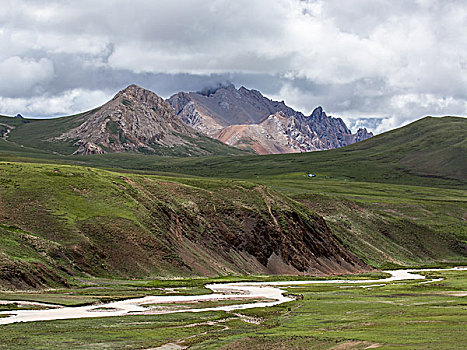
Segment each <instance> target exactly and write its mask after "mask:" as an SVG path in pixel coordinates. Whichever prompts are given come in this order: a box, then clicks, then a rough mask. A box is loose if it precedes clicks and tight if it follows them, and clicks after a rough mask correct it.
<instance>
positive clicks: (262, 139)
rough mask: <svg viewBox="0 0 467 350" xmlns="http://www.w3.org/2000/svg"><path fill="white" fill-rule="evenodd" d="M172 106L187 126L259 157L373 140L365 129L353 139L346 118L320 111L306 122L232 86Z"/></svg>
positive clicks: (179, 97)
mask: <svg viewBox="0 0 467 350" xmlns="http://www.w3.org/2000/svg"><path fill="white" fill-rule="evenodd" d="M168 102H169V103H170V104H171V105H172V107H174V109H175V111H176V113H177V114H178V116H179V117H180V119H181V120H182V121H183V122H184V123H185V124H187V125H189V126H191V127H193V128H195V129H197V130H199V131H201V132H203V133H205V134H207V135H209V136H211V137H215V138H217V139H218V140H220V141H222V142H224V143H226V144H228V145H231V146H234V147H237V148H242V149H251V150H253V151H255V152H256V153H258V154H271V153H291V152H310V151H319V150H327V149H334V148H338V147H343V146H347V145H349V144H351V143H354V142H358V141H363V140H365V139H367V138H369V137H371V136H373V134H372V133H370V132H368V131H367V130H366V129H359V130H358V131H357V133H355V134H352V132H351V131H350V130H349V129H348V128H347V126H346V125H345V123H344V121H343V120H342V119H341V118H333V117H330V116H327V115H326V113H325V112H324V111H323V109H322V108H321V107H318V108H316V109H315V110H314V111H313V113H312V114H311V115H310V116H305V115H303V114H302V113H300V112H297V111H295V110H293V109H292V108H290V107H288V106H287V105H285V103H284V102H283V101H282V102H277V101H273V100H270V99H268V98H266V97H264V96H263V95H262V94H261V93H260V92H259V91H256V90H248V89H246V88H245V87H241V88H239V89H236V88H235V87H234V86H233V85H228V86H221V87H219V88H217V89H211V90H208V91H205V92H199V93H194V92H190V93H184V92H181V93H178V94H176V95H173V96H172V97H171V98H170V99H169V100H168Z"/></svg>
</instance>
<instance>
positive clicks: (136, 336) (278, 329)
mask: <svg viewBox="0 0 467 350" xmlns="http://www.w3.org/2000/svg"><path fill="white" fill-rule="evenodd" d="M424 274H426V275H428V276H430V277H431V278H437V277H443V278H445V279H444V280H442V281H439V282H433V283H427V284H420V282H417V281H405V282H399V283H392V284H387V285H384V286H379V285H378V286H371V285H368V286H367V287H366V288H362V287H360V286H359V285H324V284H323V285H319V284H318V285H309V286H306V285H302V286H299V287H291V288H288V291H289V292H290V293H293V294H295V295H297V294H301V295H303V299H298V300H295V301H292V302H289V303H285V304H281V305H278V306H275V307H271V308H257V309H249V310H241V311H237V312H232V313H227V312H221V311H220V312H203V313H196V314H193V313H180V314H167V315H144V316H125V317H107V318H91V319H77V320H61V321H48V322H32V323H19V324H10V325H5V326H0V330H1V331H0V348H1V349H24V348H35V349H63V348H65V347H66V348H69V349H89V348H93V349H100V348H111V349H123V348H125V349H141V348H154V347H157V346H161V345H163V344H167V343H178V344H180V345H183V346H190V349H266V348H267V349H364V348H368V347H369V346H372V345H373V346H377V345H378V346H380V347H381V348H382V349H400V348H404V349H462V348H463V345H464V341H465V337H466V335H467V334H466V327H465V325H466V323H467V315H466V314H465V298H466V297H465V296H460V295H462V294H459V293H460V292H462V291H464V292H465V290H466V288H467V284H466V283H467V282H466V281H467V280H466V278H465V271H441V272H438V271H437V272H427V273H424ZM161 283H163V281H162V282H161ZM116 288H119V287H116ZM248 320H256V321H257V322H256V323H251V322H246V321H248ZM51 334H53V337H52V336H50V335H51ZM338 346H340V347H338Z"/></svg>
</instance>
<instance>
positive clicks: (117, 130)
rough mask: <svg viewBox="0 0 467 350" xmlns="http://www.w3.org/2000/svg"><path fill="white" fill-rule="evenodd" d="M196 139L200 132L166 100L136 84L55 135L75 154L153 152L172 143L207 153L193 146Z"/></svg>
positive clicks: (168, 146)
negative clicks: (70, 127) (68, 142)
mask: <svg viewBox="0 0 467 350" xmlns="http://www.w3.org/2000/svg"><path fill="white" fill-rule="evenodd" d="M199 138H200V134H199V133H198V132H197V131H196V130H194V129H192V128H191V127H189V126H187V125H186V124H185V123H183V122H182V121H180V119H179V118H178V117H177V115H176V114H175V111H174V110H173V108H172V107H171V106H170V105H169V104H168V103H167V102H165V101H164V100H163V99H162V98H161V97H159V96H157V95H156V94H155V93H154V92H151V91H149V90H145V89H143V88H141V87H139V86H136V85H130V86H129V87H127V88H126V89H124V90H122V91H120V92H119V93H118V94H117V95H115V97H114V98H113V99H112V100H111V101H109V102H108V103H106V104H104V105H103V106H102V107H100V108H99V109H97V110H95V111H91V112H88V113H86V114H84V115H83V116H82V123H81V124H80V125H79V126H78V127H76V128H74V129H72V130H70V131H68V132H65V133H64V134H62V135H61V136H59V137H58V139H61V140H72V141H73V142H74V145H75V146H77V147H78V148H77V150H76V152H75V154H101V153H107V152H122V151H133V152H141V153H156V152H157V149H160V148H174V147H176V146H181V147H183V149H185V150H187V149H190V148H192V149H193V153H194V154H209V152H206V151H203V150H202V149H200V148H199V147H198V146H197V145H196V141H197V140H198V139H199ZM188 154H190V153H188Z"/></svg>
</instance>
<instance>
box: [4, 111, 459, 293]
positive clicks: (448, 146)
mask: <svg viewBox="0 0 467 350" xmlns="http://www.w3.org/2000/svg"><path fill="white" fill-rule="evenodd" d="M79 118H80V116H73V117H67V118H60V119H55V120H49V121H30V122H28V120H22V119H18V118H7V117H3V118H0V124H3V125H9V126H10V127H12V126H14V127H15V129H12V130H10V131H9V132H8V134H7V135H6V136H7V137H6V138H5V137H3V138H0V161H1V162H0V245H1V247H2V252H1V254H0V265H1V266H0V280H1V284H2V285H3V286H4V287H5V286H6V287H8V288H24V287H31V286H36V287H37V286H50V285H57V284H62V285H63V284H66V283H69V281H71V280H72V276H82V275H91V276H100V277H120V278H127V277H134V276H138V277H141V278H146V277H151V276H160V275H165V276H173V275H216V274H229V273H233V274H238V273H258V272H260V273H271V272H274V273H291V272H292V273H297V272H299V271H313V269H315V270H314V271H321V272H331V271H332V272H336V271H352V270H358V269H360V268H364V266H365V265H364V263H366V264H369V265H372V266H375V267H390V266H418V265H440V264H455V263H465V262H466V259H467V245H466V244H467V227H466V225H465V213H466V212H467V200H466V198H467V195H466V190H465V188H466V186H465V184H466V179H465V166H466V164H465V163H466V162H465V161H464V160H465V156H466V152H465V148H466V146H465V145H466V144H465V134H466V133H465V131H466V122H467V120H466V119H463V118H455V117H445V118H424V119H422V120H420V121H417V122H415V123H412V124H410V125H407V126H405V127H402V128H399V129H397V130H393V131H390V132H387V133H384V134H381V135H378V136H376V137H374V138H372V139H370V140H367V141H364V142H361V143H357V144H354V145H351V146H349V147H346V148H342V149H336V150H332V151H324V152H314V153H305V154H286V155H275V156H251V155H244V156H228V157H227V156H212V157H192V158H180V157H161V156H154V155H141V154H131V153H113V154H103V155H90V156H70V155H61V154H57V153H54V152H53V151H52V149H48V148H47V147H46V146H45V145H46V144H48V143H47V142H48V141H47V140H46V137H47V136H46V135H55V134H59V133H60V132H61V131H63V130H66V129H68V128H70V127H71V126H73V125H74V123H75V122H76V120H77V119H79ZM5 121H7V122H8V123H6V122H5ZM49 128H50V130H49ZM3 130H4V131H3V132H4V134H5V133H6V130H5V129H3ZM33 130H34V133H33V132H32V131H33ZM33 134H34V135H33ZM28 135H30V136H31V137H29V136H28ZM23 137H24V140H23V139H22V138H23ZM55 146H56V147H61V146H60V145H58V144H57V145H55ZM55 146H54V147H55ZM63 149H65V150H66V148H63ZM31 163H39V164H31ZM67 163H68V165H66V164H67ZM99 167H100V168H103V167H105V168H112V169H113V171H106V170H103V169H98V168H99ZM308 172H312V173H314V174H317V177H315V178H309V177H308V176H307V173H308ZM154 174H160V175H162V174H165V175H168V176H166V177H161V176H154ZM242 179H244V180H242ZM245 179H247V180H248V181H245ZM322 218H324V220H325V222H326V223H324V221H323V220H322ZM311 253H313V254H314V255H316V254H320V255H321V256H322V257H323V258H319V259H315V258H313V259H310V258H309V257H310V256H312V255H311ZM340 257H345V259H347V260H345V261H347V263H345V264H344V265H342V263H338V262H339V261H342V260H341V259H340ZM362 261H363V262H364V263H362ZM310 269H311V270H310Z"/></svg>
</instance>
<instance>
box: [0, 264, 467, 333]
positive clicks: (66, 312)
mask: <svg viewBox="0 0 467 350" xmlns="http://www.w3.org/2000/svg"><path fill="white" fill-rule="evenodd" d="M447 270H467V267H457V268H453V269H411V270H390V271H384V272H386V273H389V274H390V275H391V276H390V277H388V278H383V279H373V280H370V279H368V280H311V281H277V282H235V283H218V284H208V285H206V288H208V289H211V290H212V291H213V292H214V293H213V294H206V295H193V296H191V295H176V296H146V297H143V298H133V299H125V300H120V301H114V302H109V303H105V304H95V305H87V306H79V307H57V308H51V309H43V310H13V311H2V312H0V315H9V316H8V317H0V324H10V323H16V322H32V321H51V320H65V319H74V318H88V317H110V316H125V315H143V314H148V313H151V314H154V313H158V314H164V313H175V312H203V311H220V310H222V311H233V310H241V309H249V308H255V307H269V306H274V305H278V304H282V303H285V302H288V301H291V300H293V299H292V298H290V297H287V296H285V295H284V294H285V292H286V291H285V290H283V289H280V288H279V287H281V286H282V287H284V286H297V285H309V284H330V283H332V284H372V283H374V284H376V285H381V284H383V285H384V284H386V283H390V282H395V281H404V280H426V278H425V276H423V275H420V274H418V273H417V272H426V271H447ZM434 281H435V280H426V281H422V282H420V283H427V282H434ZM233 298H235V299H239V298H245V300H248V299H252V298H254V299H263V298H264V299H267V301H260V302H255V303H248V304H236V305H229V306H218V307H210V308H193V309H178V310H173V309H172V310H158V311H156V312H151V310H150V309H149V308H148V307H146V306H145V305H149V304H150V305H153V304H163V303H164V304H165V303H186V302H194V301H209V300H228V299H233ZM6 302H7V301H0V303H6ZM14 302H15V301H8V303H14ZM17 303H21V302H20V301H18V302H17Z"/></svg>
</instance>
